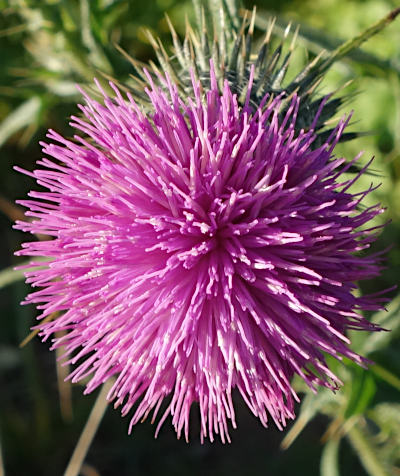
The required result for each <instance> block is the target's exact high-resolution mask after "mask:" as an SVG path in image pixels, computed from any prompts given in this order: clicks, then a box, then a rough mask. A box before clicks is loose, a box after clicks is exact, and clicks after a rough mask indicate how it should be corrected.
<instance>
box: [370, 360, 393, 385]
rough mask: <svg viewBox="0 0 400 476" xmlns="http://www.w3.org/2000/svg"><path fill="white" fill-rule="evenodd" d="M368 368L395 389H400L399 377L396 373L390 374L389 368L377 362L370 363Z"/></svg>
mask: <svg viewBox="0 0 400 476" xmlns="http://www.w3.org/2000/svg"><path fill="white" fill-rule="evenodd" d="M370 369H371V371H372V373H374V374H375V375H377V376H378V377H379V378H381V379H382V380H384V381H385V382H386V383H388V384H389V385H391V386H392V387H394V388H395V389H396V390H399V391H400V378H399V377H397V375H394V374H392V372H389V370H387V369H385V368H384V367H382V366H380V365H378V364H374V365H371V367H370Z"/></svg>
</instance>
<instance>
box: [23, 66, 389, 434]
mask: <svg viewBox="0 0 400 476" xmlns="http://www.w3.org/2000/svg"><path fill="white" fill-rule="evenodd" d="M144 74H145V75H146V77H147V81H148V87H147V88H146V94H147V96H148V99H149V102H150V104H151V107H148V108H147V111H150V112H146V113H144V112H143V110H142V108H141V107H139V106H138V105H137V103H136V102H135V100H134V99H133V98H132V96H130V95H129V94H128V96H127V98H125V97H123V96H122V95H121V93H120V91H119V90H118V88H117V87H116V86H114V85H113V84H111V88H112V89H113V90H114V95H113V96H112V97H109V96H108V95H107V94H106V93H105V92H104V91H103V90H102V89H101V87H100V85H99V84H98V87H99V89H100V91H101V92H102V94H103V99H102V101H100V102H98V101H96V100H94V99H92V98H91V97H90V96H88V95H86V94H85V93H83V94H85V99H86V103H87V104H86V105H85V106H80V109H81V110H82V112H83V116H82V117H73V118H72V123H71V125H72V126H73V127H74V128H76V129H77V130H78V131H80V133H81V135H80V136H79V135H77V136H75V138H74V140H73V141H72V140H67V139H65V138H63V137H61V136H60V135H59V134H57V133H56V132H54V131H50V132H49V134H48V137H49V139H50V143H48V144H47V143H44V144H43V152H44V154H45V155H46V156H49V157H51V158H52V159H49V158H43V159H42V160H40V161H38V165H39V166H40V167H41V168H38V169H36V170H35V171H33V172H32V173H30V172H26V171H25V173H27V174H29V175H31V176H32V177H33V178H34V179H35V180H36V181H37V183H38V184H39V185H41V186H43V187H45V188H46V189H47V190H46V191H41V192H38V191H33V192H30V196H31V197H32V198H33V200H24V201H21V202H20V203H21V204H22V205H24V206H25V207H27V208H28V209H29V211H28V212H27V213H26V214H27V216H29V217H32V218H33V221H30V222H29V221H28V222H18V223H17V225H16V228H18V229H20V230H23V231H27V232H31V233H35V234H42V235H48V236H49V237H52V239H49V240H47V241H34V242H30V243H25V244H24V245H23V249H22V250H21V251H19V252H18V253H17V254H19V255H28V256H46V257H49V258H50V261H49V262H48V263H46V264H45V266H42V265H43V263H40V265H41V266H37V267H36V269H34V270H33V271H29V272H27V273H26V274H27V281H28V282H29V283H31V284H32V286H35V287H38V288H39V290H37V291H35V292H33V293H32V294H30V295H28V297H27V299H26V303H33V304H35V305H36V306H37V308H38V309H40V310H41V311H42V312H41V314H40V316H39V319H41V320H42V322H41V323H39V325H38V327H39V329H40V336H41V337H42V339H43V340H44V341H46V340H49V339H52V349H55V348H57V347H61V346H63V347H64V348H65V349H66V354H65V358H66V359H67V362H69V363H71V364H72V365H74V366H75V367H74V370H73V371H72V373H71V375H70V378H71V379H72V381H73V382H78V381H84V382H86V390H85V393H89V392H91V391H93V390H94V389H95V388H96V387H98V386H99V385H101V384H102V383H103V382H105V381H107V380H108V379H110V378H111V377H113V376H116V381H115V383H114V385H113V387H112V389H111V391H110V393H109V395H108V398H109V400H110V401H114V405H115V406H122V414H123V415H126V414H128V413H130V412H131V410H132V408H133V407H134V406H135V408H134V410H132V411H133V416H132V419H131V424H130V429H131V428H132V426H133V425H134V424H136V423H137V422H138V421H140V420H143V419H144V418H146V417H147V416H148V414H149V413H150V412H151V411H153V420H154V418H155V417H156V415H157V414H158V412H159V410H160V408H161V407H162V404H163V402H164V401H165V402H166V404H165V405H164V407H163V414H162V416H161V418H160V419H159V423H158V428H157V432H158V430H159V428H160V426H161V424H162V423H163V421H164V420H165V419H166V418H167V417H168V415H172V423H173V425H174V427H175V429H176V432H177V434H178V437H179V436H180V435H181V433H182V432H183V433H184V435H185V437H186V439H187V438H188V434H189V414H190V409H191V406H192V403H193V402H198V405H199V413H200V419H201V438H202V439H203V438H204V437H208V438H210V440H211V441H212V440H213V438H214V434H219V436H220V438H221V440H222V441H225V440H228V441H229V430H228V423H229V421H230V422H231V424H232V426H233V427H235V426H236V422H235V410H234V405H233V402H232V391H233V390H234V389H237V390H238V391H239V393H240V394H241V396H242V397H243V399H244V401H245V402H246V403H247V405H248V407H249V408H250V410H251V411H252V412H253V413H254V415H256V416H257V417H258V418H259V420H260V421H261V423H262V424H263V425H265V426H267V423H268V422H269V420H270V419H272V420H273V421H274V422H275V424H276V425H277V427H278V428H280V429H281V428H283V427H284V426H285V424H286V421H287V420H288V419H291V418H294V402H295V401H297V400H298V397H297V395H296V393H295V391H294V389H293V388H292V385H291V379H292V377H293V376H294V375H299V376H300V377H301V378H302V379H303V380H304V381H305V382H306V383H307V384H308V385H309V386H310V387H311V388H316V387H317V386H324V387H329V388H332V389H335V388H337V387H338V386H339V385H340V381H339V379H338V378H337V377H336V376H335V375H334V374H333V373H332V372H331V371H330V370H329V368H328V366H327V362H326V356H327V355H331V356H333V357H335V358H337V359H341V358H342V356H345V357H347V358H349V359H352V360H354V361H356V362H358V363H360V364H362V363H363V362H364V360H363V358H362V357H360V356H358V355H357V354H355V353H354V352H353V351H352V350H351V349H350V348H349V344H350V341H349V339H348V337H346V330H347V329H356V330H371V331H373V330H377V329H378V328H377V327H376V326H375V325H374V324H372V323H370V322H369V321H367V320H366V319H365V318H364V317H362V315H361V314H360V311H361V310H374V309H379V308H380V307H381V306H380V304H379V298H377V297H376V296H366V297H360V296H359V295H358V294H356V293H355V289H356V285H355V284H354V283H355V282H356V281H359V280H363V279H367V278H371V277H373V276H376V275H377V274H378V273H379V270H380V267H379V263H378V262H379V257H378V256H377V255H369V256H368V255H366V254H365V252H364V250H365V249H367V248H368V247H369V245H370V243H371V242H372V241H373V240H374V239H375V233H374V228H371V227H370V228H368V225H367V224H368V222H369V221H370V220H371V219H372V218H374V217H375V216H376V215H377V214H379V213H381V212H382V209H381V208H380V207H379V206H373V207H369V208H364V209H360V208H359V204H360V202H361V201H362V199H363V198H364V197H365V196H366V195H367V194H368V193H369V192H370V191H371V189H368V190H366V191H364V192H362V193H353V192H352V191H351V190H350V187H351V185H352V184H353V183H354V182H355V181H356V180H357V179H358V178H359V177H360V175H362V173H364V171H365V170H366V167H364V168H363V169H362V170H361V171H360V172H359V173H358V174H357V175H356V176H353V177H352V178H351V179H348V178H347V179H346V178H342V175H343V174H344V173H345V172H346V171H347V170H348V169H349V168H350V167H351V166H352V165H353V164H354V163H355V162H356V161H357V160H358V158H359V157H356V158H355V159H354V160H353V161H350V162H346V161H345V159H342V158H336V157H334V155H333V152H334V148H335V145H336V144H337V142H338V141H339V140H340V137H341V136H342V134H343V131H344V129H345V127H346V126H347V124H348V122H349V117H347V118H343V119H342V120H341V121H340V122H339V123H338V124H337V126H336V127H335V128H334V130H333V131H332V133H331V134H330V136H329V137H328V138H327V140H326V141H325V142H324V143H323V144H322V145H320V146H315V144H314V141H315V139H316V133H315V125H316V124H317V123H318V119H319V116H320V114H321V112H322V107H323V104H324V102H326V101H328V98H326V99H325V101H322V103H321V107H320V110H319V111H318V112H317V114H316V116H315V118H314V121H313V123H312V124H311V126H310V129H309V130H307V131H304V130H301V131H299V132H296V130H295V124H296V120H297V115H298V110H299V108H300V107H301V104H300V99H299V98H298V97H297V96H296V95H294V96H293V97H292V100H291V103H290V105H289V107H288V108H287V109H286V112H285V113H284V114H283V115H282V111H281V106H282V104H281V103H282V97H281V96H279V95H278V96H276V97H274V98H273V97H271V96H269V95H266V96H265V97H264V98H263V99H262V100H261V101H260V104H259V105H258V106H257V107H254V104H253V103H252V101H251V91H252V88H253V87H254V84H253V78H254V68H253V69H252V72H251V74H250V84H249V87H248V89H247V90H248V94H247V97H246V98H245V99H244V101H243V104H242V105H239V104H238V97H237V95H236V94H235V93H234V92H232V90H231V88H230V85H229V82H228V81H225V83H224V86H223V88H222V91H221V88H220V86H219V85H218V82H217V78H216V76H215V74H214V68H213V65H212V64H211V67H210V84H209V87H208V88H207V89H203V87H202V85H201V83H200V82H199V81H197V80H196V78H195V76H194V74H192V79H191V81H192V90H193V97H192V98H190V97H188V98H186V99H182V97H181V95H180V94H179V91H178V88H177V86H176V84H175V83H174V82H173V81H172V80H171V78H170V77H169V75H168V74H165V75H164V76H159V77H158V83H157V84H155V83H154V82H153V79H152V75H151V74H149V73H146V72H145V73H144ZM53 313H57V316H56V317H54V318H53V319H52V320H50V321H47V322H45V321H44V320H43V319H44V318H46V317H47V316H49V315H51V314H53ZM53 315H54V314H53ZM59 331H63V335H62V336H61V335H60V333H59Z"/></svg>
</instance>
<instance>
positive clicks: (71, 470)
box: [64, 379, 114, 476]
mask: <svg viewBox="0 0 400 476" xmlns="http://www.w3.org/2000/svg"><path fill="white" fill-rule="evenodd" d="M113 384H114V380H113V379H110V380H108V381H107V382H106V383H105V384H104V385H103V386H102V388H101V390H100V392H99V394H98V396H97V399H96V402H95V404H94V406H93V408H92V411H91V412H90V415H89V418H88V421H87V422H86V425H85V428H84V429H83V431H82V433H81V436H80V438H79V440H78V443H77V444H76V447H75V450H74V452H73V453H72V456H71V459H70V461H69V463H68V466H67V469H66V470H65V473H64V476H78V475H79V471H80V469H81V467H82V463H83V461H84V459H85V457H86V454H87V452H88V451H89V447H90V445H91V443H92V441H93V438H94V437H95V435H96V432H97V429H98V427H99V425H100V422H101V420H102V418H103V416H104V413H105V411H106V409H107V406H108V400H107V398H106V397H107V393H108V392H109V391H110V389H111V387H112V386H113Z"/></svg>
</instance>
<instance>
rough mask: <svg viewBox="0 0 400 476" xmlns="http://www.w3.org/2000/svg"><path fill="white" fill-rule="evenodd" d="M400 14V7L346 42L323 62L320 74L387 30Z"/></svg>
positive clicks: (319, 70)
mask: <svg viewBox="0 0 400 476" xmlns="http://www.w3.org/2000/svg"><path fill="white" fill-rule="evenodd" d="M399 14H400V7H398V8H395V9H394V10H392V11H391V12H390V13H389V14H388V15H386V16H385V17H383V18H382V19H381V20H379V21H377V22H376V23H374V24H373V25H371V26H370V27H368V28H367V29H366V30H364V31H363V32H362V33H360V34H359V35H357V36H355V37H354V38H352V39H351V40H348V41H346V42H345V43H343V44H342V45H340V46H338V47H337V48H336V49H335V50H334V51H332V53H331V54H330V55H329V56H328V58H326V59H325V60H323V61H322V64H321V65H320V66H319V68H318V73H319V74H322V73H324V72H325V71H326V70H327V69H328V68H330V67H331V66H332V64H333V63H335V62H336V61H338V60H339V59H341V58H343V57H344V56H346V55H347V54H348V53H350V51H353V50H354V49H356V48H359V47H360V46H361V45H362V44H363V43H365V42H366V41H367V40H369V39H370V38H371V37H372V36H374V35H376V34H377V33H379V32H380V31H382V30H383V29H384V28H386V27H387V26H388V25H389V24H390V23H392V21H393V20H395V18H396V17H397V16H398V15H399Z"/></svg>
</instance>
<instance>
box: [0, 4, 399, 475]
mask: <svg viewBox="0 0 400 476" xmlns="http://www.w3.org/2000/svg"><path fill="white" fill-rule="evenodd" d="M253 3H255V4H256V5H257V9H258V13H259V17H258V21H257V24H258V26H259V27H260V29H261V28H262V26H263V22H264V23H265V19H267V18H269V17H270V16H271V15H275V16H277V25H278V28H277V30H276V32H277V34H278V35H279V32H282V31H283V29H284V27H285V26H286V24H287V23H288V22H289V21H292V22H293V23H294V24H300V25H301V29H300V34H299V39H298V49H297V52H296V55H295V58H294V60H293V64H292V66H291V70H292V71H293V74H294V73H295V72H296V70H297V69H298V68H299V66H300V65H301V64H303V63H304V61H305V59H306V58H307V57H309V56H311V57H312V56H314V55H316V54H318V52H320V51H321V49H322V48H327V49H333V48H335V47H336V46H337V45H338V44H340V42H341V41H342V40H345V39H349V38H351V37H352V36H354V35H355V34H357V33H358V32H360V31H361V30H363V29H364V28H366V27H367V26H369V25H370V24H371V23H373V22H374V21H376V19H378V18H380V17H382V16H384V15H385V14H387V13H388V12H389V11H390V10H391V9H392V8H394V7H396V6H398V5H397V4H396V3H397V2H395V1H391V0H365V1H363V0H359V1H355V0H350V1H349V0H320V2H315V1H311V0H294V1H289V0H280V1H279V2H277V1H276V0H265V1H261V0H258V1H254V2H250V1H246V2H245V4H246V7H248V8H251V7H252V6H253ZM165 12H167V13H168V15H169V16H170V18H171V20H172V22H173V24H174V25H175V28H176V29H177V32H178V34H180V35H183V34H184V30H185V16H186V15H187V16H188V17H189V19H190V18H191V17H192V15H193V13H192V9H191V2H190V1H189V0H185V1H179V0H153V1H151V2H147V3H146V2H137V1H135V2H133V1H132V2H129V1H127V0H36V1H35V0H0V57H1V62H0V146H1V161H0V187H1V188H0V190H1V192H0V199H1V200H0V210H1V211H2V212H3V213H2V214H1V215H0V225H1V227H2V233H1V234H0V240H1V242H0V247H1V248H0V249H1V250H2V253H1V254H0V269H6V268H8V267H10V266H11V267H12V266H13V265H15V264H16V263H17V260H16V258H14V257H13V251H15V250H16V249H18V248H19V246H20V243H21V241H22V240H23V239H24V237H23V236H22V234H21V233H19V232H15V231H12V230H11V224H10V217H11V218H14V217H15V216H16V214H18V213H19V210H18V209H15V208H13V206H12V205H11V203H12V202H13V201H14V200H15V199H16V198H21V197H23V196H25V194H26V192H27V191H28V190H29V188H30V187H31V185H32V184H31V181H30V180H29V179H28V178H26V177H23V176H20V175H18V174H16V173H15V172H13V170H12V166H13V165H20V166H23V167H26V168H28V169H32V168H33V167H34V162H35V160H37V159H38V158H40V148H39V146H38V141H39V140H41V139H43V138H44V136H45V132H46V129H47V128H49V127H51V128H54V129H57V130H58V131H60V132H62V133H64V134H67V135H68V134H71V130H70V128H69V126H68V117H69V115H71V114H73V113H75V112H76V102H77V101H79V95H78V94H77V91H76V88H75V83H80V84H84V85H89V84H91V82H92V78H93V77H94V76H97V77H100V78H101V77H103V76H104V74H105V75H107V74H108V75H110V76H113V77H115V78H117V79H118V81H119V82H121V83H126V84H129V82H130V74H132V67H131V66H130V64H129V63H128V62H127V61H126V60H125V59H124V58H123V56H122V55H121V54H120V53H119V52H118V51H117V50H116V48H115V44H118V45H120V46H121V47H122V48H123V49H124V50H126V51H127V52H128V53H129V54H131V55H132V56H134V57H135V58H137V59H139V60H141V61H143V62H147V61H149V60H154V54H153V51H152V48H151V45H150V43H149V41H148V39H147V37H146V35H145V29H146V28H147V29H149V30H150V31H152V32H153V34H155V35H158V36H160V37H161V39H162V41H163V42H164V43H165V44H167V45H169V44H170V36H169V30H168V25H167V22H166V20H165V17H164V13H165ZM399 45H400V23H399V22H397V23H396V22H395V23H393V24H392V25H390V26H389V27H388V28H387V29H386V30H385V31H383V32H382V33H381V34H380V35H379V36H377V37H374V38H373V39H372V40H370V41H369V42H368V43H367V44H366V45H365V47H363V51H357V52H355V53H354V54H352V55H351V56H350V57H349V58H348V59H346V60H344V61H341V62H339V63H338V64H336V65H335V66H334V67H333V68H332V70H331V71H330V73H329V74H328V76H327V78H326V80H325V81H324V82H323V84H322V85H321V87H320V90H321V93H323V92H324V91H327V92H328V91H331V90H332V89H336V88H337V86H338V85H343V84H345V83H346V82H347V81H349V80H352V81H353V82H352V84H351V85H350V86H348V88H347V91H348V92H349V94H350V93H353V92H355V91H359V92H360V94H357V95H356V96H355V97H354V98H353V99H352V100H351V103H350V104H349V105H348V109H354V110H355V112H354V115H353V121H354V126H353V127H354V128H355V129H356V130H358V131H367V132H370V134H369V135H366V136H364V137H362V138H361V139H358V140H357V141H352V142H349V143H346V144H343V145H341V146H340V153H341V154H343V155H344V156H346V157H348V158H351V157H353V156H354V155H356V154H357V153H358V152H359V150H360V149H363V150H365V160H368V159H369V158H370V157H371V156H375V163H374V165H373V168H374V170H376V174H377V175H378V176H377V177H374V176H371V175H366V176H365V177H363V179H362V181H360V183H359V184H358V185H357V186H358V187H364V188H366V187H368V186H369V183H370V182H371V181H375V182H382V185H381V187H380V188H379V189H377V190H376V191H375V192H373V194H371V196H370V197H369V201H370V202H368V203H373V202H376V201H380V202H382V203H383V204H384V205H385V206H387V207H388V213H387V214H386V215H385V216H383V217H381V218H380V219H381V220H384V221H386V220H388V219H391V223H390V224H388V225H387V226H386V227H385V230H384V232H383V233H382V235H381V237H380V239H379V241H378V243H377V244H376V248H377V249H382V248H384V247H387V246H389V245H392V248H391V249H390V251H389V252H388V262H387V264H388V268H387V269H386V270H384V272H383V275H382V277H381V278H380V279H376V280H375V281H373V282H371V283H368V284H367V285H365V286H363V287H364V290H365V291H367V292H373V291H376V290H381V289H384V288H385V287H390V286H392V285H394V284H398V283H399V278H398V276H399V267H400V208H399V207H398V206H397V205H398V202H399V199H400V161H399V158H400V157H399V156H400V134H399V130H400V83H399V71H400V46H399ZM368 203H367V205H368ZM7 273H8V274H7ZM17 278H18V275H16V274H13V273H12V272H10V270H8V271H6V272H3V273H1V275H0V293H1V296H0V309H1V316H2V319H1V321H0V330H1V339H0V379H1V385H2V387H1V388H2V392H1V394H0V402H1V414H0V425H1V426H0V441H1V447H2V448H1V451H2V455H3V461H4V467H5V474H6V475H8V476H14V475H15V476H23V475H28V474H29V475H38V476H39V475H40V476H54V475H58V474H62V472H63V470H64V468H65V467H66V464H67V462H68V459H69V457H70V455H71V453H72V450H73V448H74V445H75V442H76V441H77V439H78V437H79V434H80V432H81V430H82V427H83V426H84V423H85V421H86V419H87V417H88V414H89V411H90V408H91V406H92V405H93V402H94V399H95V396H93V395H91V396H87V397H83V396H82V391H81V390H82V389H81V387H79V386H77V387H74V388H73V391H72V402H73V418H68V414H65V412H64V415H62V413H61V412H60V398H59V394H58V389H57V378H56V365H55V359H54V355H53V354H51V353H49V352H48V351H47V349H46V346H45V345H41V344H40V343H39V342H38V341H37V340H34V341H33V342H31V343H30V344H29V345H27V346H26V347H24V348H23V349H19V348H18V344H19V342H21V341H22V340H23V338H24V337H25V336H26V334H27V333H28V332H29V328H30V327H31V326H32V322H34V315H35V312H34V310H33V309H32V308H26V307H21V306H19V302H20V301H21V300H22V299H23V297H24V296H25V294H26V293H27V292H28V289H27V287H26V286H25V284H24V283H23V282H22V281H21V280H20V279H17ZM6 285H8V287H7V288H5V286H6ZM393 294H395V293H393ZM399 309H400V301H399V298H395V299H394V301H393V303H392V304H390V306H389V312H388V313H379V314H377V315H374V316H371V318H372V319H373V320H376V321H377V322H379V323H380V324H381V325H383V326H384V327H387V328H388V329H392V332H391V333H380V334H375V335H371V336H369V335H362V334H357V335H354V336H352V339H353V342H354V349H355V350H357V351H359V352H361V353H363V354H365V355H368V356H369V357H370V358H371V360H373V361H375V362H376V363H377V365H375V366H371V368H370V370H365V369H361V368H358V367H357V366H355V365H353V364H351V363H347V364H348V365H347V366H342V365H341V364H340V363H337V362H332V368H333V370H334V371H335V372H337V374H338V375H339V376H340V378H341V379H342V380H343V382H344V387H343V389H342V390H340V391H339V392H338V393H337V394H333V393H331V392H328V391H325V390H322V391H321V392H319V393H318V394H317V395H313V394H310V393H308V390H307V389H305V388H303V387H302V384H301V382H297V383H296V385H297V387H298V389H299V391H304V392H305V394H306V396H305V398H304V399H303V403H302V404H301V407H300V408H299V411H298V413H299V417H298V419H297V420H296V422H295V423H294V425H292V426H291V429H290V430H289V431H288V432H286V436H285V435H282V434H281V433H279V432H278V431H277V430H276V429H274V428H271V429H269V430H265V429H263V428H262V427H261V426H260V425H259V423H258V422H257V421H256V420H255V419H254V418H252V416H251V415H249V412H248V411H247V410H246V408H244V407H243V406H242V405H241V403H240V401H239V399H238V401H237V407H238V421H239V429H238V430H236V431H235V432H233V434H232V438H233V443H232V445H230V446H226V447H223V446H222V445H221V444H220V443H214V444H209V443H205V444H204V445H200V444H199V442H198V438H197V433H196V432H197V427H198V422H196V421H194V423H193V425H192V441H191V443H190V444H189V445H186V444H185V443H183V442H181V441H176V439H175V433H174V432H173V430H172V429H170V428H169V427H168V424H166V425H165V426H164V427H163V429H162V431H161V434H160V436H159V439H158V440H157V441H155V440H154V439H153V432H154V428H153V427H152V426H151V425H150V424H148V423H145V424H144V425H140V426H138V427H136V428H135V429H134V433H133V435H132V436H129V437H128V436H127V435H126V429H127V422H126V421H124V420H121V418H120V415H119V413H118V412H114V411H112V410H111V409H110V410H109V411H108V412H107V414H106V416H105V419H104V421H103V422H102V425H101V427H100V430H99V433H98V435H97V436H96V439H95V441H94V443H93V445H92V446H91V448H90V451H89V453H88V456H87V459H86V461H87V464H88V465H89V466H87V467H86V469H84V471H86V473H85V474H87V475H90V474H92V475H97V474H100V475H101V476H107V475H110V476H115V475H118V476H119V475H121V476H122V475H127V476H128V475H133V474H135V475H157V474H161V472H162V473H163V474H166V475H168V474H171V475H187V474H191V475H204V474H207V475H228V474H229V475H232V474H233V475H236V474H238V475H241V474H243V475H244V474H246V475H259V474H260V475H261V474H263V475H272V476H275V475H282V476H284V475H289V474H290V475H292V474H293V473H295V474H298V475H307V476H314V475H315V476H316V475H318V474H321V475H322V476H337V475H339V474H340V475H342V476H346V475H349V476H350V475H365V474H369V475H372V476H383V475H388V476H390V475H392V474H394V475H395V474H400V430H399V429H400V403H399V402H400V400H399V396H400V378H399V375H400V350H399V349H400V347H399V341H400V312H399ZM193 413H195V412H193ZM196 425H197V427H196ZM283 436H285V439H284V442H283V445H284V446H289V444H290V443H292V442H293V445H291V446H290V447H289V449H287V450H285V451H283V450H282V449H280V443H281V441H282V438H283ZM297 436H298V438H296V437H297ZM90 468H92V473H90ZM93 471H95V472H93ZM96 471H97V472H96ZM0 472H1V468H0ZM82 474H84V473H83V472H82Z"/></svg>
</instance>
